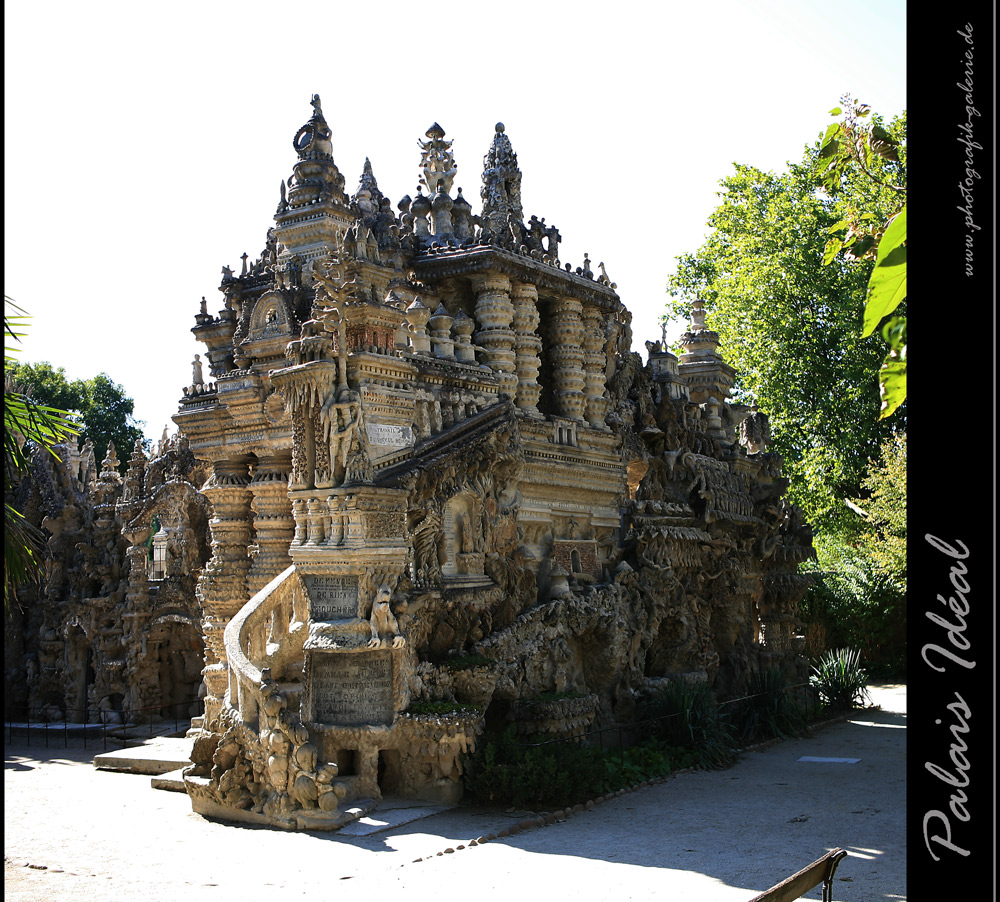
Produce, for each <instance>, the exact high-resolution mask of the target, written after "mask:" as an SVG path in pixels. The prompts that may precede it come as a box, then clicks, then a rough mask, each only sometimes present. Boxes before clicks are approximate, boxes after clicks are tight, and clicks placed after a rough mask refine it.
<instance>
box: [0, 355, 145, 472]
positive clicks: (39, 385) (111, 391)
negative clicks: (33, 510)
mask: <svg viewBox="0 0 1000 902" xmlns="http://www.w3.org/2000/svg"><path fill="white" fill-rule="evenodd" d="M4 372H5V374H6V375H8V376H10V377H11V378H13V379H14V381H15V382H17V383H18V384H19V385H22V386H24V389H25V391H27V392H28V393H29V394H30V395H31V397H32V398H33V399H34V400H35V401H36V402H38V403H41V404H46V405H49V406H51V407H57V408H60V409H62V410H71V411H76V412H77V413H78V414H79V419H80V440H81V441H85V440H86V439H90V441H91V442H93V444H94V454H95V456H96V458H97V463H98V465H100V462H101V461H102V460H103V459H104V457H105V455H106V454H107V450H108V442H109V441H113V442H114V443H115V448H116V449H117V451H118V455H119V466H120V468H121V472H122V474H123V475H124V472H125V469H126V468H127V467H128V457H129V453H130V452H131V450H132V448H133V447H134V446H135V443H136V441H138V440H140V439H142V438H143V433H142V424H141V421H138V420H136V419H135V417H134V416H133V411H134V409H135V402H134V401H133V400H132V399H131V398H129V397H128V396H127V395H126V394H125V389H124V388H122V386H121V385H118V384H117V383H116V382H113V381H112V380H111V379H110V378H109V377H108V376H107V374H106V373H100V374H98V375H97V376H93V377H91V378H90V379H74V380H73V381H70V380H69V379H67V378H66V371H65V370H64V369H63V368H62V367H59V368H58V369H56V368H55V367H53V366H52V364H50V363H17V362H14V361H5V362H4Z"/></svg>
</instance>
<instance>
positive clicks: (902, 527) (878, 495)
mask: <svg viewBox="0 0 1000 902" xmlns="http://www.w3.org/2000/svg"><path fill="white" fill-rule="evenodd" d="M861 488H862V489H863V490H864V492H865V493H866V495H867V497H866V498H865V499H864V500H860V499H859V502H858V504H859V509H860V510H862V511H863V512H864V515H865V516H866V518H867V519H866V524H865V529H864V532H863V533H862V536H861V540H862V542H863V543H864V545H865V546H866V548H867V549H868V554H869V555H870V557H871V559H872V561H873V563H874V565H875V567H877V568H878V569H879V570H880V571H881V572H882V573H883V574H885V576H886V577H887V578H888V579H889V580H891V581H892V583H893V584H894V585H895V586H897V587H898V589H899V592H900V594H901V595H905V594H906V436H905V435H898V436H895V437H893V438H892V439H890V440H889V441H887V442H886V443H885V445H884V446H883V448H882V459H881V460H880V461H879V462H878V463H874V464H873V466H872V468H871V471H870V472H869V474H868V476H867V477H866V478H865V480H864V482H863V483H862V485H861Z"/></svg>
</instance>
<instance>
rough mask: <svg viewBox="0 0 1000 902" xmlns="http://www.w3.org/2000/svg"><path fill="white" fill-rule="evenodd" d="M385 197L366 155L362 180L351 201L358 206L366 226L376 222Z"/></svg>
mask: <svg viewBox="0 0 1000 902" xmlns="http://www.w3.org/2000/svg"><path fill="white" fill-rule="evenodd" d="M383 197H384V195H383V194H382V192H381V191H380V190H379V187H378V182H376V181H375V173H374V172H372V163H371V160H369V159H368V157H365V168H364V170H363V171H362V173H361V181H360V182H359V183H358V190H357V191H356V192H355V193H354V196H353V197H352V198H351V202H352V203H353V204H354V205H355V206H356V207H357V208H358V213H359V214H360V217H361V221H362V222H363V223H364V224H365V225H366V226H369V227H370V226H372V225H373V224H374V223H375V219H376V217H377V216H378V213H379V209H380V207H381V205H382V199H383Z"/></svg>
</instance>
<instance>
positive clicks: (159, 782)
mask: <svg viewBox="0 0 1000 902" xmlns="http://www.w3.org/2000/svg"><path fill="white" fill-rule="evenodd" d="M188 763H190V762H188ZM185 766H186V765H185ZM149 784H150V786H152V787H153V789H165V790H167V792H187V790H186V789H185V788H184V768H183V767H178V768H177V770H171V771H168V772H167V773H165V774H159V775H157V776H155V777H151V778H150V781H149Z"/></svg>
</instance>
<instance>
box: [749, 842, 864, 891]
mask: <svg viewBox="0 0 1000 902" xmlns="http://www.w3.org/2000/svg"><path fill="white" fill-rule="evenodd" d="M846 857H847V853H846V852H845V851H844V850H843V849H832V850H831V851H829V852H827V853H826V855H824V856H823V857H822V858H817V859H816V860H815V861H814V862H813V863H812V864H811V865H809V866H808V867H805V868H803V869H802V870H801V871H798V872H797V873H795V874H792V876H791V877H788V878H787V879H785V880H782V881H781V883H779V884H777V885H775V886H772V887H771V888H770V889H769V890H766V891H765V892H763V893H761V894H760V895H759V896H754V897H753V898H752V899H751V900H750V902H793V900H794V899H800V898H801V897H802V895H803V894H804V893H807V892H809V890H811V889H812V888H813V887H814V886H819V884H821V883H822V884H823V902H833V874H834V871H836V870H837V865H838V864H840V862H841V860H842V859H844V858H846Z"/></svg>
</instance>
